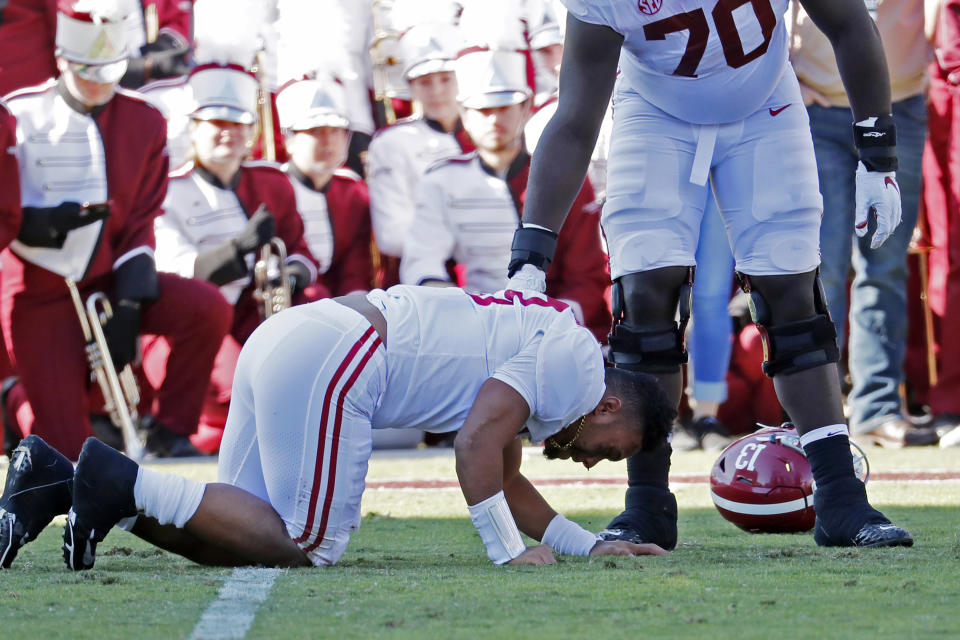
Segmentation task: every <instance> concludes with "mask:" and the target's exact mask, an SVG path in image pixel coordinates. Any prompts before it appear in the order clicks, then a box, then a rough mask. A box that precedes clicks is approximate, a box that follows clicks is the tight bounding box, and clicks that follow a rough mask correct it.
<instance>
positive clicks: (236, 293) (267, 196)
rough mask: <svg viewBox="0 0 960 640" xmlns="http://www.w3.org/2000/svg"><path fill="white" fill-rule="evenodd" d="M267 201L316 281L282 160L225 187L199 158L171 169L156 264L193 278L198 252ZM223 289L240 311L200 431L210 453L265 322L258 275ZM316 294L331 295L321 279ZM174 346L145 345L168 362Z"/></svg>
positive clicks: (247, 171)
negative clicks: (240, 368)
mask: <svg viewBox="0 0 960 640" xmlns="http://www.w3.org/2000/svg"><path fill="white" fill-rule="evenodd" d="M261 204H265V205H266V207H267V209H268V210H269V211H270V212H271V213H272V214H273V216H274V219H275V220H276V237H278V238H280V239H281V240H283V242H284V244H285V245H286V248H287V261H288V262H293V261H296V262H300V263H301V264H304V265H305V266H306V267H307V269H308V270H309V272H310V274H311V281H313V280H316V275H317V265H316V262H315V261H314V258H313V256H312V255H311V253H310V250H309V248H307V245H306V241H305V239H304V234H303V221H302V220H301V218H300V214H299V213H298V212H297V205H296V196H295V195H294V192H293V187H292V186H291V185H290V182H289V181H288V179H287V177H286V175H284V173H283V172H282V171H280V170H279V168H278V167H277V165H274V164H270V163H263V162H247V163H244V164H243V165H242V166H241V167H240V170H239V172H238V173H237V177H236V183H235V184H234V185H230V186H229V187H228V186H226V185H222V184H219V181H218V180H217V179H216V178H215V177H214V176H213V175H212V174H210V173H209V172H207V171H206V170H204V169H203V168H200V167H196V166H195V165H193V164H192V163H190V164H187V165H184V166H183V167H181V169H180V170H178V171H176V172H174V173H173V174H171V177H170V187H169V189H168V191H167V197H166V200H165V201H164V210H165V211H164V214H163V215H162V216H160V217H159V218H157V220H156V234H157V268H158V269H159V270H160V271H168V272H172V273H177V274H179V275H181V276H183V277H188V278H192V277H193V269H194V263H195V261H196V258H197V254H199V253H201V252H203V251H204V250H206V249H210V248H212V247H215V246H216V245H219V244H220V243H222V242H224V241H225V240H227V239H228V238H231V237H234V236H236V235H238V234H239V233H240V231H242V230H243V228H244V225H245V224H246V222H247V220H248V219H249V216H250V215H252V214H253V213H254V212H255V211H256V210H257V208H258V207H259V206H260V205H261ZM247 260H248V266H249V267H250V269H251V270H252V268H253V264H252V263H253V257H252V256H248V258H247ZM219 290H220V294H221V298H222V299H223V300H224V301H225V302H227V303H229V304H231V305H233V311H234V312H233V325H232V326H231V328H230V335H228V336H227V337H226V338H224V339H223V344H222V345H220V349H219V351H218V352H217V357H216V362H215V364H214V368H213V372H212V374H211V376H210V388H209V391H208V395H207V401H206V403H205V406H204V410H203V415H202V416H201V431H202V432H204V433H207V432H209V433H210V437H209V438H207V439H205V440H203V441H200V440H197V439H195V441H194V444H196V445H197V446H198V447H200V448H201V450H208V451H212V450H215V449H216V443H217V442H218V435H219V431H220V429H222V427H223V424H224V421H225V419H226V408H227V405H228V404H229V402H230V389H231V385H232V384H233V377H234V370H235V369H236V361H237V357H238V356H239V354H240V347H241V345H243V343H244V342H245V341H246V339H247V337H248V336H249V335H250V334H251V333H252V332H253V330H254V329H256V327H257V325H258V324H260V322H261V317H260V309H259V305H258V303H257V301H256V300H255V299H254V297H253V292H254V284H253V282H252V278H251V277H249V276H247V277H245V278H243V279H240V280H236V281H234V282H230V283H227V284H225V285H223V286H221V287H220V288H219ZM312 293H313V295H315V296H317V297H325V296H326V295H329V294H328V293H326V291H325V290H324V289H323V287H322V285H320V284H319V283H315V285H314V290H313V291H312ZM306 301H307V298H306V297H304V296H303V295H302V294H301V295H297V296H295V297H294V301H293V302H294V304H300V303H303V302H306ZM167 350H168V348H167V345H165V344H163V342H162V341H158V343H154V344H150V345H149V347H148V348H146V349H145V355H144V361H145V362H148V363H152V362H154V361H155V360H161V361H162V360H163V358H164V356H165V354H166V352H167ZM211 429H212V431H211Z"/></svg>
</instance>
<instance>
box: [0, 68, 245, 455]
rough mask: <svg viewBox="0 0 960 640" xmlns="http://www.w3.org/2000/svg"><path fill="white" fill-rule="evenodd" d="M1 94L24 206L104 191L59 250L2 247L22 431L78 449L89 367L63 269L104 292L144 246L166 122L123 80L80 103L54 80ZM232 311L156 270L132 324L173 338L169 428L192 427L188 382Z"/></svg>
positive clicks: (158, 403) (159, 197)
mask: <svg viewBox="0 0 960 640" xmlns="http://www.w3.org/2000/svg"><path fill="white" fill-rule="evenodd" d="M9 105H10V109H11V110H12V111H13V113H14V114H15V115H16V116H17V121H18V135H17V137H18V140H19V142H20V148H19V158H20V165H21V168H22V169H21V173H20V185H21V192H22V200H23V204H24V205H25V206H26V205H31V206H41V207H43V206H54V205H57V204H59V203H60V202H63V201H65V200H74V201H78V202H105V201H107V200H109V201H110V211H111V214H110V217H109V218H107V219H106V220H105V221H100V222H96V223H94V224H91V225H87V226H86V227H81V228H79V229H76V230H74V231H71V232H69V233H68V234H67V238H66V241H65V243H64V245H63V248H62V249H48V248H36V247H28V246H25V245H23V244H22V243H20V242H19V241H14V242H13V243H12V245H11V246H10V248H8V249H7V250H5V251H4V252H3V256H2V260H3V275H2V289H3V296H2V304H0V321H2V326H3V334H4V339H5V340H6V343H7V347H8V349H9V350H10V352H11V355H12V357H13V360H14V365H15V366H16V367H17V370H18V373H19V375H20V381H21V383H22V389H23V391H24V392H25V396H26V399H27V400H29V403H30V405H31V408H32V415H33V420H30V419H27V420H26V421H25V422H24V421H21V424H20V427H21V430H22V431H23V432H24V434H27V433H37V434H39V435H42V437H43V438H44V439H46V440H47V442H49V443H50V444H51V445H52V446H54V447H56V448H57V449H59V450H60V451H62V452H63V453H64V454H65V455H67V456H68V457H74V458H75V457H76V456H77V455H78V454H79V451H80V445H81V444H82V442H83V439H84V438H85V437H86V436H87V435H89V434H90V426H89V418H88V416H89V413H90V407H88V406H87V405H88V403H87V397H86V380H87V379H88V378H89V372H88V365H87V361H86V357H85V354H84V340H83V336H82V334H81V330H80V325H79V321H78V319H77V317H76V312H75V311H74V307H73V304H72V302H71V299H70V297H69V295H68V293H67V288H66V285H65V284H64V276H72V277H74V278H75V279H76V280H77V285H78V288H79V289H80V291H81V293H82V294H83V295H84V296H86V295H89V294H90V293H92V292H94V291H99V290H107V291H109V290H110V286H111V280H112V278H111V273H112V272H113V270H115V269H117V268H118V267H119V266H121V265H123V264H124V263H125V262H126V261H127V260H130V259H133V258H136V257H137V256H140V255H144V254H146V255H149V256H152V255H153V249H154V234H153V221H154V218H155V217H156V216H157V215H159V213H160V211H161V205H162V202H163V198H164V195H165V193H166V186H167V176H166V174H167V157H166V152H165V145H166V134H165V125H164V121H163V117H162V116H161V115H160V113H159V112H157V111H156V109H154V108H152V107H151V106H149V105H148V104H147V103H145V102H144V101H143V100H141V99H140V98H138V97H137V96H136V94H133V93H129V92H126V91H123V90H120V91H118V93H117V95H115V96H114V97H113V99H111V100H110V101H109V102H108V103H107V104H106V105H105V106H103V107H100V108H97V109H96V110H94V112H93V113H92V114H86V113H84V112H82V111H81V110H78V108H77V106H78V105H76V103H75V102H74V101H73V100H72V98H70V97H68V96H67V95H66V91H65V90H64V89H63V88H62V87H61V86H60V85H59V84H58V83H57V82H56V81H54V80H50V81H48V82H47V83H45V84H43V85H41V86H39V87H34V88H30V89H24V90H21V91H18V92H15V93H14V94H11V96H10V101H9ZM229 318H230V310H229V307H228V306H226V305H224V304H223V303H222V301H221V299H220V298H219V296H217V295H216V291H215V290H213V289H212V288H211V287H210V286H208V285H206V284H204V283H197V282H190V281H187V280H184V279H182V278H178V277H175V276H161V277H160V297H159V299H157V300H156V301H155V302H152V303H149V304H146V305H144V307H143V312H142V320H141V332H142V333H143V334H153V335H164V336H167V338H168V340H169V341H170V343H171V345H172V346H173V348H172V350H171V353H170V357H169V359H168V360H167V362H166V363H165V366H164V368H163V371H162V375H161V376H160V377H162V379H163V382H162V384H161V385H160V387H159V389H158V391H157V396H156V399H155V403H154V408H153V411H154V414H155V417H156V419H157V420H158V421H159V422H161V423H162V424H163V425H164V426H166V427H168V428H169V429H170V430H171V431H174V432H176V433H181V434H184V435H186V434H189V433H191V432H193V431H194V429H195V428H196V424H197V417H198V415H199V413H200V408H201V405H202V402H203V386H202V385H198V384H197V381H198V380H206V379H207V377H208V375H209V372H210V368H211V366H212V364H213V357H214V355H215V353H216V348H215V345H216V344H219V341H220V339H221V338H222V336H223V334H224V333H225V331H226V329H227V326H228V324H229ZM211 341H213V342H214V343H215V344H214V346H213V348H211ZM29 414H30V412H24V413H19V414H18V416H24V415H26V416H28V415H29Z"/></svg>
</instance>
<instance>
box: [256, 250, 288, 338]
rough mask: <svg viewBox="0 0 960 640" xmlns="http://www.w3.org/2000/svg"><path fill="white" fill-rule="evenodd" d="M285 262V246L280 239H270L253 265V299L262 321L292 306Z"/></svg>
mask: <svg viewBox="0 0 960 640" xmlns="http://www.w3.org/2000/svg"><path fill="white" fill-rule="evenodd" d="M286 261H287V246H286V245H285V244H284V243H283V240H281V239H280V238H272V239H271V240H270V242H268V243H267V244H265V245H263V247H262V248H261V249H260V258H259V259H258V260H257V262H256V264H254V265H253V280H254V286H255V289H254V292H253V297H254V299H255V300H256V301H257V302H259V303H260V314H261V315H262V316H263V319H264V320H266V319H267V318H269V317H270V316H272V315H273V314H275V313H280V312H281V311H283V310H284V309H287V308H289V307H290V305H291V304H292V297H293V292H292V291H291V290H290V275H289V274H288V273H287V266H286Z"/></svg>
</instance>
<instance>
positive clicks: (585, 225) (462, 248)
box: [400, 49, 611, 341]
mask: <svg viewBox="0 0 960 640" xmlns="http://www.w3.org/2000/svg"><path fill="white" fill-rule="evenodd" d="M468 51H469V52H468V53H465V54H462V55H461V56H460V58H459V59H458V60H457V80H458V82H459V84H460V96H459V99H460V104H461V106H462V107H463V124H464V127H465V129H466V131H467V133H468V134H470V137H471V138H472V139H473V140H474V141H475V142H476V145H477V151H475V152H472V153H469V154H466V155H460V156H455V157H452V158H448V159H447V160H442V161H440V162H438V163H437V164H435V165H433V166H432V167H431V168H430V169H428V170H427V173H426V175H425V176H424V177H423V180H422V181H421V183H420V188H419V190H418V192H417V205H416V212H415V214H414V218H413V222H412V223H411V225H410V229H409V231H408V233H407V235H406V242H405V244H404V250H403V258H402V259H401V261H400V279H401V281H402V282H403V283H404V284H430V283H433V284H447V285H449V284H453V283H451V282H450V281H449V276H448V275H447V269H446V266H445V265H446V262H447V260H448V259H450V258H453V259H454V260H455V261H456V262H457V263H459V264H460V265H462V266H463V267H464V268H465V270H466V282H465V288H467V289H468V290H471V291H497V290H499V289H502V288H503V287H504V285H506V282H507V274H506V271H505V270H504V269H503V260H506V259H507V256H508V255H509V253H510V240H511V238H512V235H513V231H514V229H516V227H517V223H518V221H519V219H520V215H521V213H522V211H523V204H524V200H525V198H526V188H527V178H528V175H529V170H530V156H529V155H528V154H527V152H526V151H525V150H524V148H523V125H524V123H525V121H526V119H527V116H528V115H529V112H530V102H531V91H530V87H529V85H528V84H527V82H526V65H525V57H524V56H523V55H522V54H521V53H518V52H516V51H505V50H489V49H474V50H468ZM592 201H593V190H592V189H591V188H590V183H589V181H585V182H584V184H583V187H582V188H581V190H580V194H579V195H578V196H577V199H576V202H574V204H573V207H572V208H571V212H570V217H569V218H568V220H567V224H565V225H564V227H563V229H562V230H561V232H560V240H559V245H558V249H557V251H558V254H562V255H560V257H559V258H558V259H557V260H555V261H554V262H553V264H552V265H551V266H550V269H549V271H548V272H547V276H546V286H547V293H548V295H550V296H551V297H554V298H559V299H562V300H563V301H564V302H566V303H567V304H569V305H570V306H571V307H572V308H573V309H574V313H575V315H577V317H578V319H579V320H580V321H581V322H583V323H584V324H585V326H587V327H588V328H589V329H590V330H591V331H593V333H594V335H595V336H596V337H597V339H598V340H601V341H602V340H604V339H605V338H606V335H607V333H608V332H609V330H610V323H611V320H610V310H609V307H608V306H607V302H606V300H605V299H604V296H605V293H606V291H607V289H608V287H609V273H608V271H607V258H606V255H605V254H604V252H603V248H602V247H601V242H600V219H599V211H597V209H596V207H594V206H592Z"/></svg>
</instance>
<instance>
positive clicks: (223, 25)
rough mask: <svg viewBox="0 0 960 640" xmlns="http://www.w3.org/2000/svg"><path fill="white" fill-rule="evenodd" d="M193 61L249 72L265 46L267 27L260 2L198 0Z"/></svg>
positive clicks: (195, 15)
mask: <svg viewBox="0 0 960 640" xmlns="http://www.w3.org/2000/svg"><path fill="white" fill-rule="evenodd" d="M193 16H194V39H195V41H196V47H195V49H194V59H195V60H196V61H197V64H198V65H202V64H209V63H215V64H223V65H226V64H238V65H240V66H242V67H243V68H245V69H249V68H250V67H251V66H252V65H253V64H254V59H255V58H256V55H257V51H259V50H260V49H261V48H262V47H263V44H264V39H263V33H262V32H263V29H264V26H265V25H267V24H268V23H269V20H268V17H269V15H268V3H267V2H264V1H263V0H198V1H197V3H196V5H195V6H194V9H193Z"/></svg>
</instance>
